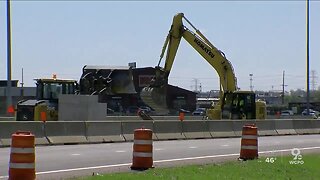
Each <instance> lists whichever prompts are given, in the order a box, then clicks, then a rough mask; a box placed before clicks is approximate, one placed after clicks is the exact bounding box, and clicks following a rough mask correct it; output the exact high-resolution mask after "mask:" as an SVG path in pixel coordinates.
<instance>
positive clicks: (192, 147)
mask: <svg viewBox="0 0 320 180" xmlns="http://www.w3.org/2000/svg"><path fill="white" fill-rule="evenodd" d="M189 148H190V149H196V148H198V147H196V146H191V147H189Z"/></svg>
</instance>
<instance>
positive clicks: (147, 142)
mask: <svg viewBox="0 0 320 180" xmlns="http://www.w3.org/2000/svg"><path fill="white" fill-rule="evenodd" d="M134 144H140V145H150V144H151V145H152V140H140V139H135V140H134Z"/></svg>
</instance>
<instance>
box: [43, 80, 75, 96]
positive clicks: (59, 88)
mask: <svg viewBox="0 0 320 180" xmlns="http://www.w3.org/2000/svg"><path fill="white" fill-rule="evenodd" d="M37 88H38V90H37V93H38V94H37V97H38V99H47V100H55V99H58V96H59V95H60V94H74V92H75V85H74V83H65V82H63V83H62V82H42V83H40V84H38V86H37Z"/></svg>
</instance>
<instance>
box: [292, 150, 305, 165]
mask: <svg viewBox="0 0 320 180" xmlns="http://www.w3.org/2000/svg"><path fill="white" fill-rule="evenodd" d="M291 155H292V156H293V160H291V161H289V164H304V161H303V160H302V155H301V151H300V149H298V148H293V149H292V150H291Z"/></svg>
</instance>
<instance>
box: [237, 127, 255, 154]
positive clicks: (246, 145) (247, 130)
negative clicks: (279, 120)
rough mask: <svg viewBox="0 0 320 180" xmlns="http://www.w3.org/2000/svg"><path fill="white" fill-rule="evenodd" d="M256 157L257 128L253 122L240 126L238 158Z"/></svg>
mask: <svg viewBox="0 0 320 180" xmlns="http://www.w3.org/2000/svg"><path fill="white" fill-rule="evenodd" d="M256 158H258V128H257V127H256V126H255V125H254V124H246V125H244V126H243V127H242V139H241V150H240V157H239V159H242V160H247V159H256Z"/></svg>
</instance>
